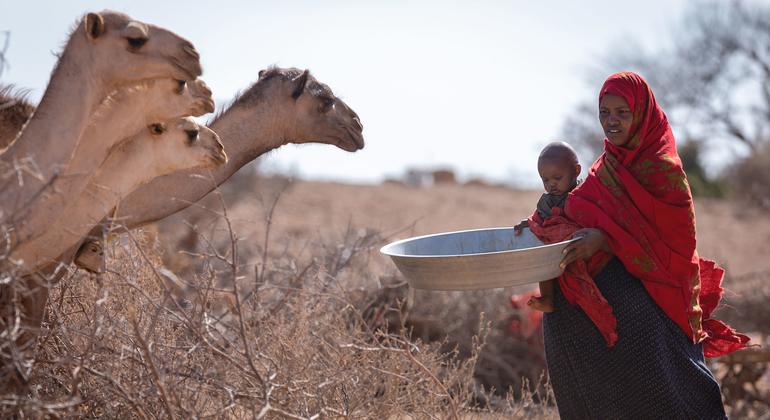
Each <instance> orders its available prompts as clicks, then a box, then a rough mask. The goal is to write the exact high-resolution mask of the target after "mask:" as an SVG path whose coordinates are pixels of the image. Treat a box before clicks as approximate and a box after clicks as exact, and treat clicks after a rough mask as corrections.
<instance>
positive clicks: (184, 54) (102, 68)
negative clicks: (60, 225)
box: [0, 11, 202, 228]
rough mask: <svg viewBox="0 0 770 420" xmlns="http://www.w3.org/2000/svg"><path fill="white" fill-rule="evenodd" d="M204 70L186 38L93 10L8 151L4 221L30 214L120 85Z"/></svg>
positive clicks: (0, 212) (0, 176) (0, 209)
mask: <svg viewBox="0 0 770 420" xmlns="http://www.w3.org/2000/svg"><path fill="white" fill-rule="evenodd" d="M201 73H202V70H201V66H200V62H199V55H198V52H197V51H196V50H195V48H194V47H193V45H192V44H191V43H190V42H189V41H187V40H185V39H184V38H181V37H179V36H178V35H176V34H174V33H172V32H170V31H168V30H165V29H162V28H160V27H157V26H153V25H149V24H146V23H143V22H139V21H136V20H133V19H131V18H130V17H129V16H127V15H124V14H121V13H116V12H112V11H103V12H100V13H88V14H87V15H86V16H85V17H84V18H83V19H82V21H81V22H80V23H79V24H78V26H77V27H76V29H75V30H74V31H73V32H72V34H71V35H70V37H69V40H68V42H67V44H66V46H65V47H64V51H63V52H62V54H61V57H60V59H59V61H58V63H57V65H56V68H55V69H54V71H53V73H52V75H51V80H50V82H49V84H48V87H47V89H46V91H45V94H44V95H43V99H42V100H41V101H40V104H39V106H38V108H37V110H36V111H35V113H34V114H33V116H32V118H31V119H30V120H29V122H28V123H27V125H26V126H25V127H24V130H23V131H22V132H21V133H20V134H19V137H18V138H17V139H16V140H15V141H14V142H13V143H12V144H11V145H10V147H8V148H7V149H6V150H5V151H4V153H3V154H2V155H0V223H3V224H6V225H12V224H13V223H14V222H15V221H17V220H20V219H21V218H23V217H24V213H25V212H24V210H25V209H26V208H27V206H28V205H29V204H30V203H31V201H32V200H33V199H34V197H35V196H36V195H37V193H38V192H39V191H40V189H41V188H43V187H44V186H45V185H47V184H48V183H49V182H50V181H51V180H52V179H53V178H54V177H55V176H56V174H57V173H58V172H60V171H61V168H62V166H65V165H66V163H67V161H68V160H69V158H70V156H71V155H72V152H73V150H74V149H75V146H76V145H77V142H78V141H79V139H80V137H81V135H82V134H83V131H84V130H85V127H86V125H87V123H88V121H89V118H90V115H91V113H92V112H93V110H94V109H95V107H96V106H97V105H98V104H99V103H101V101H102V100H103V99H104V98H105V97H106V96H107V95H108V94H109V93H110V92H112V91H113V90H115V88H116V87H118V86H121V85H124V84H128V83H134V82H137V81H140V80H144V79H153V78H172V79H178V80H192V79H195V78H196V77H197V76H199V75H200V74H201ZM126 134H127V135H130V134H131V133H126ZM7 227H8V226H6V228H7Z"/></svg>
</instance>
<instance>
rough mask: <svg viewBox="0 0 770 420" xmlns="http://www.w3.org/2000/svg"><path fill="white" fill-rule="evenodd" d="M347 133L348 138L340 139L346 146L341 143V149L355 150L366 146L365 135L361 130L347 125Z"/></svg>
mask: <svg viewBox="0 0 770 420" xmlns="http://www.w3.org/2000/svg"><path fill="white" fill-rule="evenodd" d="M345 134H347V136H345V137H346V138H342V139H340V143H343V144H344V146H346V147H343V146H342V145H340V148H341V149H343V150H345V151H347V152H355V151H358V150H361V149H363V148H364V135H363V134H362V133H361V132H360V131H357V130H354V129H353V128H351V127H348V126H345Z"/></svg>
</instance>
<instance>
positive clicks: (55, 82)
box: [0, 32, 105, 218]
mask: <svg viewBox="0 0 770 420" xmlns="http://www.w3.org/2000/svg"><path fill="white" fill-rule="evenodd" d="M76 33H77V32H76ZM80 38H81V37H78V36H76V35H73V37H72V38H71V39H70V42H69V43H68V44H67V47H66V48H65V50H64V53H63V54H62V58H61V59H60V60H59V63H58V64H57V66H56V69H55V70H54V72H53V74H52V76H51V80H50V82H49V84H48V87H47V88H46V92H45V94H44V95H43V99H42V100H41V101H40V105H39V106H38V108H37V110H36V111H35V113H34V114H33V116H32V118H31V119H30V121H29V123H28V124H27V126H26V127H25V128H24V131H23V132H22V133H21V135H20V137H19V138H18V139H17V140H16V141H15V142H14V143H13V145H11V146H10V147H9V148H8V150H7V151H6V152H5V153H4V154H3V155H2V158H0V159H1V160H2V166H4V167H6V168H16V169H15V170H13V171H11V173H13V176H12V177H11V178H12V179H3V180H0V182H2V186H3V188H0V202H2V203H3V204H2V207H3V210H4V211H5V212H6V213H5V214H6V215H10V214H13V213H16V212H18V211H19V210H22V209H24V208H26V207H27V206H29V204H30V202H31V200H32V199H33V198H34V197H35V196H36V195H37V194H38V192H39V191H40V190H41V189H42V188H43V187H45V186H46V185H47V184H48V183H49V182H50V181H51V179H52V178H53V177H54V176H55V175H56V174H57V173H60V172H61V170H62V168H63V167H65V166H66V164H67V162H68V161H69V159H70V157H71V156H72V152H73V151H74V149H75V146H76V145H77V143H78V141H79V139H80V137H81V136H82V134H83V131H84V130H85V128H86V126H87V125H88V121H89V118H90V115H91V112H92V111H93V109H94V108H95V106H96V105H97V104H98V102H99V101H100V100H101V99H102V96H104V91H105V88H104V87H103V86H100V83H99V82H100V79H98V78H95V77H94V76H93V75H92V74H91V72H90V71H89V70H90V69H89V64H87V63H91V62H93V61H92V60H91V59H90V57H85V56H83V55H84V54H88V51H90V50H89V48H88V46H87V45H85V43H86V40H85V39H80ZM75 51H79V52H82V53H80V54H77V53H75ZM19 181H21V182H23V184H21V182H20V183H19V184H21V185H19V186H13V185H11V184H13V183H17V182H19ZM22 185H23V187H22ZM0 218H3V217H0Z"/></svg>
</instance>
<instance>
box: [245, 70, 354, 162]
mask: <svg viewBox="0 0 770 420" xmlns="http://www.w3.org/2000/svg"><path fill="white" fill-rule="evenodd" d="M262 101H266V102H267V103H269V105H268V106H269V107H271V108H272V109H274V110H275V112H277V113H278V115H277V118H278V120H279V121H278V122H277V125H279V126H280V127H282V131H283V133H279V135H280V137H281V138H282V140H284V143H325V144H331V145H334V146H337V147H339V148H340V149H342V150H345V151H348V152H355V151H357V150H359V149H362V148H363V147H364V136H363V133H362V131H363V126H362V125H361V120H360V119H359V118H358V115H357V114H356V113H355V112H353V110H352V109H350V107H349V106H348V105H347V104H345V102H343V101H342V99H340V98H338V97H336V96H334V93H333V92H332V90H331V89H330V88H329V86H327V85H325V84H323V83H321V82H319V81H318V80H316V78H315V77H313V76H312V75H311V74H310V72H309V71H308V70H305V71H302V70H299V69H296V68H279V67H273V68H269V69H267V70H262V71H260V72H259V80H257V82H256V83H255V84H254V85H253V86H251V87H250V88H249V89H248V90H247V91H246V92H244V93H243V95H241V97H240V98H239V99H238V100H236V102H235V104H233V107H238V106H242V107H246V108H248V107H250V106H256V105H257V104H259V103H261V102H262Z"/></svg>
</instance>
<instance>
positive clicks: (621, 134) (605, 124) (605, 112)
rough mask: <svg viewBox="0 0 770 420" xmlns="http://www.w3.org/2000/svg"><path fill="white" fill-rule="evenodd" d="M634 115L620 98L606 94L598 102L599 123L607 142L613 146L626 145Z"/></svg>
mask: <svg viewBox="0 0 770 420" xmlns="http://www.w3.org/2000/svg"><path fill="white" fill-rule="evenodd" d="M633 120H634V113H633V112H631V107H629V106H628V102H626V100H625V99H623V97H622V96H618V95H613V94H611V93H607V94H605V95H604V96H602V99H601V100H600V101H599V122H600V123H601V124H602V128H603V129H604V135H605V136H607V140H609V141H610V143H612V144H614V145H615V146H623V145H625V144H626V143H628V139H629V138H630V135H631V122H632V121H633Z"/></svg>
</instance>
